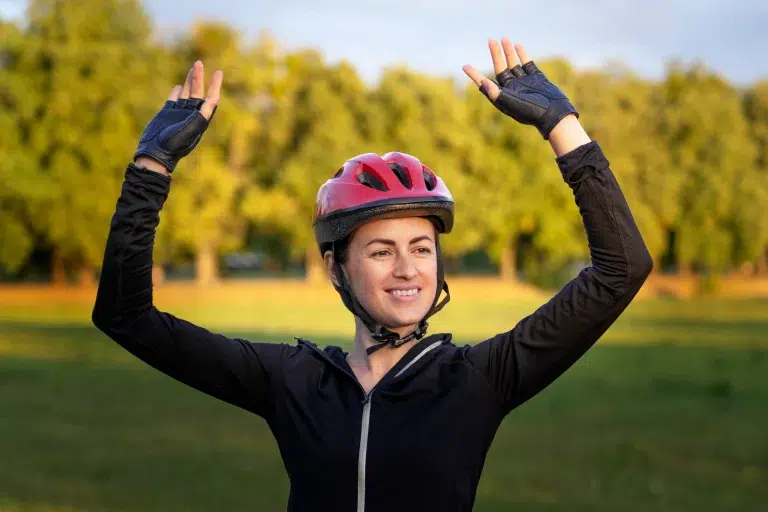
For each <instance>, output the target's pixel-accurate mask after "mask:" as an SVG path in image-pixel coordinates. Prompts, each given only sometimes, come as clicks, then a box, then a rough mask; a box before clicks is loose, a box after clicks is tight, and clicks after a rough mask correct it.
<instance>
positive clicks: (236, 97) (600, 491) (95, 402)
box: [0, 0, 768, 512]
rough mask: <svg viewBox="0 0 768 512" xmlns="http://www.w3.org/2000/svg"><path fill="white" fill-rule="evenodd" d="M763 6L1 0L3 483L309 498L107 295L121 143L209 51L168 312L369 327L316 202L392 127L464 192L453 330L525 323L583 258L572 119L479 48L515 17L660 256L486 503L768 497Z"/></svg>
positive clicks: (29, 493) (52, 495) (167, 266)
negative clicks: (292, 493)
mask: <svg viewBox="0 0 768 512" xmlns="http://www.w3.org/2000/svg"><path fill="white" fill-rule="evenodd" d="M766 24H768V3H765V2H758V1H751V2H750V1H729V2H726V1H717V0H710V1H702V2H697V3H694V2H683V1H665V2H661V1H658V0H652V1H646V2H623V1H621V2H617V1H614V2H609V1H607V0H589V1H580V2H566V1H558V0H554V1H550V2H546V3H542V2H527V3H522V2H502V1H491V0H479V1H475V2H459V1H449V0H444V1H443V2H435V1H431V0H411V1H408V2H406V1H401V0H390V1H384V0H370V1H356V2H351V1H349V2H348V1H341V0H338V1H328V2H323V3H312V2H309V1H306V0H304V1H300V0H284V1H281V2H276V3H269V2H264V1H250V2H246V1H245V0H218V1H217V2H203V1H200V0H187V1H185V2H183V3H181V2H171V1H167V0H145V1H144V2H139V1H137V0H29V1H21V0H0V155H2V158H1V159H0V510H2V511H9V512H16V511H47V512H64V511H67V512H70V511H102V510H109V511H168V510H184V511H207V510H269V511H272V510H275V511H278V510H285V507H286V504H287V494H288V479H287V477H286V475H285V469H284V467H283V465H282V463H281V461H280V457H279V453H278V451H277V448H276V445H275V443H274V441H273V439H272V436H271V434H270V432H269V429H268V427H267V426H266V424H265V423H264V422H263V421H262V420H261V419H259V418H257V417H255V416H253V415H250V414H248V413H245V412H243V411H241V410H238V409H235V408H233V407H231V406H228V405H225V404H223V403H220V402H218V401H216V400H214V399H213V398H210V397H207V396H205V395H202V394H200V393H198V392H195V391H193V390H191V389H189V388H186V387H184V386H183V385H181V384H179V383H177V382H175V381H173V380H171V379H169V378H168V377H165V376H164V375H161V374H159V373H158V372H156V371H155V370H153V369H151V368H148V367H146V366H145V365H143V363H140V362H139V361H137V360H135V359H134V358H132V356H130V355H128V354H127V353H126V352H125V351H123V350H122V349H121V348H120V347H118V346H117V345H116V344H115V343H113V342H112V341H111V340H109V339H108V338H107V337H106V336H104V335H103V334H102V333H101V332H99V331H98V330H96V328H95V327H93V326H92V324H91V320H90V313H91V309H92V307H93V301H94V298H95V290H96V288H95V287H96V285H97V283H98V277H99V267H100V265H101V261H102V257H103V251H104V246H105V242H106V236H107V233H108V230H109V223H110V218H111V216H112V214H113V213H114V209H115V204H116V200H117V197H118V195H119V191H120V186H121V183H122V180H123V176H124V173H125V168H126V165H127V163H128V162H129V161H130V160H131V158H132V155H133V151H134V149H135V147H136V144H137V140H138V137H139V135H140V134H141V132H142V130H143V128H144V126H145V125H146V123H147V122H148V120H149V119H150V118H151V117H152V115H154V113H155V111H156V110H157V109H158V108H159V107H160V106H161V105H162V103H163V101H164V100H165V98H166V96H167V94H168V92H169V91H170V89H171V88H172V87H173V85H175V84H177V83H182V82H183V80H184V76H185V74H186V70H187V69H188V68H189V67H190V66H191V64H192V62H194V60H195V59H198V58H200V59H203V61H204V63H205V66H206V74H207V76H208V78H209V77H210V75H211V73H212V72H213V70H215V69H222V70H223V71H224V76H225V79H224V87H223V98H222V101H221V104H220V107H219V109H218V112H217V114H216V119H215V122H214V123H213V124H212V126H211V128H210V129H209V131H208V132H207V134H206V136H205V139H204V141H203V143H202V144H201V145H200V146H198V148H197V149H196V150H195V152H194V153H193V154H192V155H191V156H190V157H188V158H186V159H184V160H183V161H182V163H181V164H180V165H179V166H178V168H177V170H176V172H175V173H174V174H173V186H172V189H171V194H170V197H169V199H168V201H167V202H166V204H165V207H164V209H163V211H162V213H161V222H160V227H159V229H158V232H157V239H156V246H155V252H154V261H155V263H156V268H155V273H154V277H155V283H156V285H155V303H156V305H157V306H158V307H159V308H160V309H162V310H165V311H169V312H172V313H174V314H176V315H177V316H180V317H182V318H185V319H187V320H190V321H193V322H195V323H198V324H199V325H202V326H204V327H207V328H209V329H212V330H216V331H217V332H222V333H224V334H228V335H236V336H239V337H245V338H247V339H250V340H252V341H274V342H285V343H293V336H302V337H306V338H311V339H313V340H314V341H315V342H317V343H318V344H320V345H321V346H322V345H325V344H338V345H342V346H345V347H348V346H349V345H350V341H351V336H352V333H353V329H352V327H353V322H352V318H351V316H350V315H349V313H348V312H347V310H346V309H345V308H344V307H343V305H342V303H341V301H340V300H339V299H338V297H337V295H336V294H335V292H334V290H333V289H332V287H331V286H330V284H329V283H328V282H327V281H326V280H325V278H324V277H323V274H322V271H321V269H320V268H319V266H318V264H319V263H320V260H319V257H318V256H317V254H316V253H317V250H316V248H315V246H314V243H313V239H312V231H311V216H312V209H313V206H314V199H315V194H316V191H317V189H318V187H319V186H320V185H321V184H322V183H323V182H324V181H325V180H326V179H328V178H329V177H330V176H331V175H332V174H333V173H334V172H335V171H336V170H337V169H338V167H339V166H340V165H341V164H342V163H343V162H344V161H345V160H346V159H347V158H349V157H351V156H354V155H357V154H360V153H365V152H371V151H373V152H378V153H384V152H387V151H391V150H396V151H404V152H408V153H411V154H414V155H416V156H417V157H419V158H420V159H421V160H422V161H423V162H424V163H425V164H426V165H428V166H429V167H431V168H432V169H433V170H435V171H436V172H437V173H438V174H439V175H441V176H442V177H443V178H444V179H445V180H446V182H447V183H448V185H449V187H450V188H451V190H452V192H453V194H454V196H455V199H456V202H457V208H456V211H457V220H456V226H455V230H454V232H453V233H452V234H450V235H449V236H447V237H445V238H444V240H443V248H444V251H445V255H446V258H447V260H446V265H447V269H448V272H449V280H450V282H451V285H452V288H451V289H452V292H453V293H452V298H453V300H452V302H451V304H450V305H449V306H448V309H446V312H444V313H443V314H442V315H437V317H435V318H434V322H431V323H432V328H431V329H432V330H434V331H435V332H437V331H449V332H453V333H454V336H455V339H456V342H457V343H459V344H463V343H474V342H477V341H480V340H482V339H485V338H486V337H489V336H492V335H493V334H495V333H498V332H502V331H505V330H508V329H510V328H512V327H513V326H514V325H515V323H516V322H517V321H519V320H520V319H522V318H523V317H524V316H525V315H527V314H529V313H531V312H532V311H534V310H535V308H536V307H538V306H539V305H540V304H541V303H543V302H544V301H546V300H547V299H548V298H549V297H550V296H551V295H552V293H554V292H555V291H556V290H557V289H558V288H559V287H561V286H562V285H564V284H565V283H566V282H567V281H568V280H570V279H571V278H573V277H574V276H575V275H576V274H577V273H578V271H579V270H580V269H582V268H583V267H584V266H585V265H588V264H589V252H588V248H587V244H586V236H585V233H584V229H583V227H582V224H581V219H580V217H579V214H578V210H577V208H576V206H575V204H574V201H573V197H572V194H571V191H570V189H569V188H568V186H567V185H565V184H564V183H563V181H562V178H561V177H560V174H559V172H558V169H557V167H556V165H555V163H554V155H553V153H552V151H551V149H550V148H549V146H548V144H547V143H546V142H544V141H542V140H541V137H540V136H539V134H538V132H536V130H534V129H532V128H530V127H524V126H521V125H518V124H517V123H516V122H514V121H512V120H510V119H508V118H506V117H505V116H503V115H502V114H501V113H500V112H498V111H497V110H496V109H494V108H493V107H492V106H491V105H489V104H488V102H487V100H486V99H485V98H484V97H483V96H482V95H481V94H479V93H478V92H477V89H476V87H475V86H474V85H472V84H471V83H469V80H468V79H466V77H465V76H463V73H462V71H461V66H462V65H463V64H472V65H474V66H475V67H477V68H478V69H481V70H484V71H487V72H489V71H490V68H491V63H490V58H489V54H488V50H487V40H488V38H500V37H504V36H507V37H509V38H510V39H511V40H512V41H513V42H520V43H523V44H524V45H525V46H526V48H527V50H528V52H529V53H530V54H531V56H532V57H534V58H535V59H536V61H537V62H538V64H539V67H540V68H542V70H543V71H544V72H545V73H547V74H548V76H549V77H550V79H551V80H552V81H553V82H554V83H555V84H557V85H559V86H560V87H561V88H562V89H563V90H564V91H565V92H566V94H567V95H568V96H569V97H570V98H571V99H572V100H573V102H574V103H575V105H576V106H577V108H578V109H579V111H580V113H581V122H582V124H583V125H584V126H585V127H586V129H587V131H588V132H589V134H590V135H591V136H592V138H593V139H596V140H597V141H598V142H599V143H600V144H601V146H602V147H603V149H604V150H605V152H606V154H607V156H608V158H609V160H610V161H611V166H612V169H613V171H614V173H615V174H616V176H617V179H618V180H619V183H620V185H621V187H622V189H623V191H624V193H625V195H626V197H627V199H628V201H629V203H630V205H631V208H632V211H633V214H634V215H635V217H636V220H637V222H638V224H639V225H640V228H641V231H642V233H643V236H644V238H645V240H646V243H647V245H648V246H649V249H650V251H651V254H652V255H653V258H654V261H655V268H654V273H653V274H652V275H651V276H650V278H649V279H648V282H647V283H646V285H645V287H644V288H643V290H642V291H641V293H640V294H639V296H638V298H637V299H636V300H635V302H633V304H632V305H631V306H630V307H629V309H628V310H627V312H626V313H625V314H624V315H623V316H622V317H621V318H620V320H619V321H618V322H617V323H616V324H615V325H614V326H613V327H612V328H611V329H610V330H609V331H608V333H607V334H606V335H605V336H604V337H603V339H602V340H601V341H600V342H599V343H598V345H597V346H596V347H595V348H594V349H593V350H592V351H590V352H589V353H588V354H587V355H586V356H585V357H584V358H583V359H582V360H581V361H579V363H578V364H577V365H576V366H575V367H574V368H573V369H572V370H570V371H569V372H568V373H566V374H565V375H564V376H563V377H562V378H561V379H559V380H558V381H557V382H556V383H554V384H553V385H552V386H550V387H549V388H548V389H547V390H545V391H544V392H543V393H541V394H540V395H539V396H538V397H536V398H535V399H533V400H531V401H530V402H529V403H527V404H525V405H524V406H522V407H521V408H519V409H518V410H516V411H514V412H513V413H512V414H511V415H510V416H509V417H508V418H507V420H506V421H505V423H504V424H503V426H502V428H501V429H500V431H499V433H498V435H497V437H496V441H495V443H494V445H493V446H492V448H491V451H490V453H489V456H488V461H487V464H486V467H485V472H484V475H483V478H482V480H481V484H480V487H479V489H478V497H477V504H476V510H478V511H502V510H503V511H506V510H534V511H537V510H599V511H616V510H626V511H645V510H668V511H688V510H690V511H693V510H706V511H721V510H723V511H725V510H728V511H758V510H760V511H766V510H768V434H766V431H767V430H768V379H766V375H768V215H766V211H768V184H767V183H768V59H766V50H768V33H766V31H765V26H766ZM489 76H490V73H489ZM406 435H407V434H406Z"/></svg>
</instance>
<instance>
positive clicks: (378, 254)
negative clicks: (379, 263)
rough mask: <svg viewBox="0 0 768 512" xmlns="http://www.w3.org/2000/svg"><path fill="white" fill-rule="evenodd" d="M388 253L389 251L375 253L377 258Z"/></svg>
mask: <svg viewBox="0 0 768 512" xmlns="http://www.w3.org/2000/svg"><path fill="white" fill-rule="evenodd" d="M387 254H389V251H376V252H375V253H373V255H374V256H375V257H377V258H378V257H383V256H386V255H387Z"/></svg>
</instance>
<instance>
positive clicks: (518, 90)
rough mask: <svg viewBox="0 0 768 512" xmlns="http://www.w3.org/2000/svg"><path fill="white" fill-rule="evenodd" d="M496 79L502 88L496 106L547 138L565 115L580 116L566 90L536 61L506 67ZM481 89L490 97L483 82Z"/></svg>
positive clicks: (494, 102) (495, 102)
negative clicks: (549, 76)
mask: <svg viewBox="0 0 768 512" xmlns="http://www.w3.org/2000/svg"><path fill="white" fill-rule="evenodd" d="M496 80H497V81H498V82H499V89H501V94H500V95H499V97H498V98H496V101H492V103H493V104H494V105H495V106H496V108H498V109H499V110H501V111H502V112H504V113H505V114H507V115H508V116H510V117H511V118H513V119H515V120H516V121H518V122H520V123H522V124H529V125H533V126H535V127H536V128H538V130H539V132H540V133H541V135H542V136H543V137H544V139H545V140H548V139H549V132H551V131H552V128H554V127H555V125H556V124H557V123H559V122H560V120H561V119H562V118H564V117H565V116H567V115H568V114H574V115H576V117H579V113H578V112H576V109H575V108H574V106H573V105H571V102H570V101H568V98H566V96H565V94H563V92H562V91H561V90H560V89H558V88H557V87H555V86H554V85H553V84H552V82H550V81H549V80H548V79H547V77H546V75H545V74H544V73H542V72H541V71H539V68H537V67H536V64H534V63H533V61H530V62H528V63H526V64H524V65H523V66H520V65H519V64H518V65H517V66H515V67H514V68H512V69H506V70H504V71H502V72H501V73H499V74H498V75H496ZM480 92H482V93H483V94H485V96H486V97H488V91H486V90H485V87H484V86H480ZM489 99H490V98H489Z"/></svg>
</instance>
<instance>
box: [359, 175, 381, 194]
mask: <svg viewBox="0 0 768 512" xmlns="http://www.w3.org/2000/svg"><path fill="white" fill-rule="evenodd" d="M357 181H359V182H360V183H362V184H363V185H365V186H366V187H371V188H375V189H376V190H381V191H382V192H386V191H387V190H388V189H387V185H386V184H385V183H384V182H382V181H381V180H380V179H379V178H378V176H374V175H373V174H371V173H369V172H366V171H363V172H361V173H360V174H358V175H357Z"/></svg>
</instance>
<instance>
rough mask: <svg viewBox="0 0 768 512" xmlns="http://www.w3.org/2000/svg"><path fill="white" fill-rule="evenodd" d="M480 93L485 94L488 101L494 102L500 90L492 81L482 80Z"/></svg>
mask: <svg viewBox="0 0 768 512" xmlns="http://www.w3.org/2000/svg"><path fill="white" fill-rule="evenodd" d="M480 92H482V93H483V94H485V96H486V97H487V98H488V99H489V100H491V101H496V98H498V97H499V95H500V94H501V89H499V86H498V85H496V83H495V82H493V81H492V80H488V79H487V78H484V79H483V81H482V83H481V84H480Z"/></svg>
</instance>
